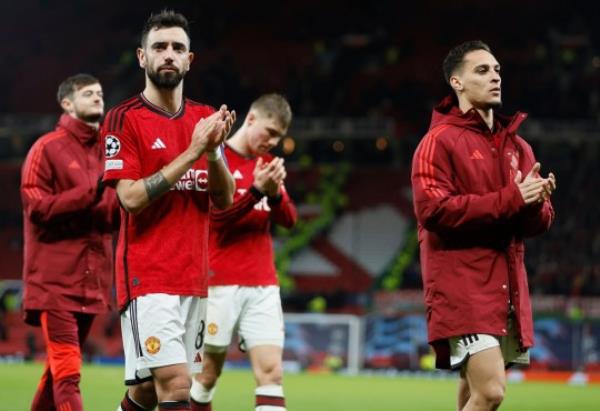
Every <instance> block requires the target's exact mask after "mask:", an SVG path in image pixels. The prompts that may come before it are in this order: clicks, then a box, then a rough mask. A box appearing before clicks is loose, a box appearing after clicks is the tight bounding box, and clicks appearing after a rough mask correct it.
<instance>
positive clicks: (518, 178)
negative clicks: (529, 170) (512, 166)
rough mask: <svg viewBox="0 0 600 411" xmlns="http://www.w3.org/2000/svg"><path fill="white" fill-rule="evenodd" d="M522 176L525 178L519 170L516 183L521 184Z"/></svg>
mask: <svg viewBox="0 0 600 411" xmlns="http://www.w3.org/2000/svg"><path fill="white" fill-rule="evenodd" d="M522 176H523V174H521V170H518V171H517V174H515V183H517V184H519V183H520V182H521V177H522Z"/></svg>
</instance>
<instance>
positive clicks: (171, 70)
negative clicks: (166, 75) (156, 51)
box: [158, 66, 177, 73]
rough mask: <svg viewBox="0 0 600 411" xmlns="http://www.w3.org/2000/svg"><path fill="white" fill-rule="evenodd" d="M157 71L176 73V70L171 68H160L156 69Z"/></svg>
mask: <svg viewBox="0 0 600 411" xmlns="http://www.w3.org/2000/svg"><path fill="white" fill-rule="evenodd" d="M158 71H170V72H174V73H176V72H177V68H176V67H173V66H162V67H159V68H158Z"/></svg>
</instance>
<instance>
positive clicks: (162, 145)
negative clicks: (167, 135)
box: [151, 137, 167, 150]
mask: <svg viewBox="0 0 600 411" xmlns="http://www.w3.org/2000/svg"><path fill="white" fill-rule="evenodd" d="M151 148H152V150H161V149H164V148H167V146H166V145H165V143H163V141H162V140H161V139H160V137H156V140H154V143H152V147H151Z"/></svg>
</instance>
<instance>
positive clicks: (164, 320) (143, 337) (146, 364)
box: [121, 294, 206, 385]
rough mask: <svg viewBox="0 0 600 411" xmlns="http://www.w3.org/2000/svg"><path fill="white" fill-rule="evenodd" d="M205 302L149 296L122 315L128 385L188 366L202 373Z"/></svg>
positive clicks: (161, 295) (176, 297)
mask: <svg viewBox="0 0 600 411" xmlns="http://www.w3.org/2000/svg"><path fill="white" fill-rule="evenodd" d="M205 315H206V298H200V297H190V296H186V297H183V296H178V295H170V294H147V295H143V296H141V297H138V298H136V299H135V300H133V301H131V302H130V303H129V307H127V309H126V310H125V311H124V312H123V313H121V333H122V336H123V351H124V354H125V384H126V385H135V384H139V383H141V382H144V381H148V380H150V379H152V374H151V372H150V370H151V369H152V368H156V367H163V366H166V365H173V364H186V363H187V365H188V368H189V370H190V373H191V374H196V373H199V372H201V371H202V355H203V352H202V347H203V345H204V330H205V324H206V323H205Z"/></svg>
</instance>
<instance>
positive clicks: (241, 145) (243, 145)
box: [227, 124, 253, 157]
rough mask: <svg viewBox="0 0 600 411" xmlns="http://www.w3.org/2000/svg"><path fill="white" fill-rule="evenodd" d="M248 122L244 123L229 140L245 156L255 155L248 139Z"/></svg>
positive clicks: (231, 145)
mask: <svg viewBox="0 0 600 411" xmlns="http://www.w3.org/2000/svg"><path fill="white" fill-rule="evenodd" d="M245 136H246V124H242V126H241V127H240V128H239V130H238V131H236V132H235V134H234V135H233V136H231V138H230V139H229V140H227V144H228V145H229V146H230V147H231V148H233V149H234V150H235V151H237V152H238V153H240V154H241V155H242V156H244V157H253V155H252V152H251V151H250V147H249V146H248V143H247V141H246V138H245Z"/></svg>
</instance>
